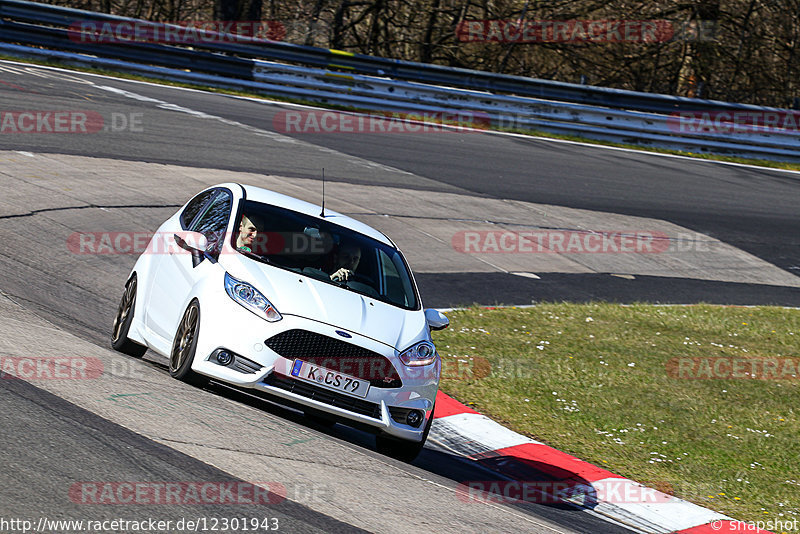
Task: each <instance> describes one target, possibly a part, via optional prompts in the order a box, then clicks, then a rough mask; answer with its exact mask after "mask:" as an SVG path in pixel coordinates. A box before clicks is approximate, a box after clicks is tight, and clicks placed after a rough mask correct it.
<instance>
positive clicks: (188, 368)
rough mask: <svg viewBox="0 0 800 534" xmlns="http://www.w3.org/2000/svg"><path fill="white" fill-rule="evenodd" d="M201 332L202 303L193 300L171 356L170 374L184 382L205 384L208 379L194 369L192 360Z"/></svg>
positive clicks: (174, 343) (196, 384)
mask: <svg viewBox="0 0 800 534" xmlns="http://www.w3.org/2000/svg"><path fill="white" fill-rule="evenodd" d="M199 333H200V304H198V302H197V300H193V301H192V302H191V303H190V304H189V307H188V308H186V311H185V312H184V313H183V317H182V318H181V322H180V323H178V331H177V332H175V341H173V343H172V351H171V352H170V356H169V374H170V376H172V377H173V378H177V379H178V380H180V381H182V382H186V383H189V384H192V385H194V386H204V385H206V384H207V383H208V379H207V378H206V377H204V376H201V375H199V374H197V373H195V372H194V371H192V362H193V361H194V355H195V353H196V352H197V336H198V335H199Z"/></svg>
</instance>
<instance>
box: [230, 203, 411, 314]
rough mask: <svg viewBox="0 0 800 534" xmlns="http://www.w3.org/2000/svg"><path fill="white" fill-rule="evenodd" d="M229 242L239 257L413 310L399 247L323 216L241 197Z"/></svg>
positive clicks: (405, 267)
mask: <svg viewBox="0 0 800 534" xmlns="http://www.w3.org/2000/svg"><path fill="white" fill-rule="evenodd" d="M236 229H237V231H235V232H234V235H233V237H232V241H233V243H232V244H233V246H234V247H235V248H236V249H237V250H238V251H239V252H240V253H242V254H244V255H245V256H247V257H249V258H252V259H254V260H257V261H262V262H266V263H269V264H270V265H274V266H276V267H280V268H283V269H287V270H290V271H294V272H296V273H299V274H302V275H305V276H308V277H311V278H314V279H317V280H320V281H323V282H326V283H329V284H334V285H337V286H339V287H342V288H343V289H346V290H350V291H354V292H357V293H361V294H363V295H366V296H369V297H372V298H375V299H378V300H381V301H384V302H387V303H389V304H392V305H395V306H399V307H401V308H405V309H417V297H416V292H415V289H414V285H413V282H412V279H411V275H410V273H409V271H408V267H407V266H406V263H405V260H404V259H403V256H402V255H401V254H400V252H399V251H398V250H397V249H395V248H393V247H391V246H389V245H385V244H383V243H381V242H380V241H377V240H375V239H372V238H370V237H367V236H365V235H363V234H360V233H358V232H355V231H353V230H349V229H347V228H344V227H342V226H339V225H337V224H333V223H331V222H328V221H321V220H319V219H317V218H315V217H310V216H308V215H305V214H303V213H298V212H295V211H291V210H288V209H284V208H279V207H276V206H271V205H268V204H262V203H259V202H253V201H245V202H244V203H243V206H242V209H241V210H240V211H239V219H238V221H237V226H236Z"/></svg>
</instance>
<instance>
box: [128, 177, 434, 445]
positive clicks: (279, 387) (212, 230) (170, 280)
mask: <svg viewBox="0 0 800 534" xmlns="http://www.w3.org/2000/svg"><path fill="white" fill-rule="evenodd" d="M447 325H448V320H447V318H446V317H445V316H444V315H443V314H441V313H440V312H438V311H437V310H432V309H429V310H423V309H422V306H421V303H420V299H419V294H418V291H417V288H416V284H415V282H414V278H413V276H412V274H411V271H410V270H409V268H408V265H407V264H406V261H405V259H404V258H403V255H402V254H401V253H400V251H399V250H398V249H397V247H396V246H395V244H394V243H393V242H392V241H391V240H390V239H389V238H388V237H386V236H385V235H383V234H382V233H381V232H378V231H377V230H375V229H373V228H371V227H369V226H367V225H365V224H363V223H360V222H358V221H356V220H354V219H351V218H349V217H347V216H344V215H341V214H339V213H336V212H333V211H324V212H323V210H322V209H321V208H320V207H319V206H315V205H313V204H309V203H307V202H303V201H301V200H297V199H294V198H291V197H288V196H285V195H281V194H278V193H275V192H272V191H267V190H265V189H261V188H257V187H252V186H243V185H240V184H233V183H229V184H221V185H217V186H214V187H211V188H209V189H206V190H205V191H202V192H201V193H199V194H198V195H197V196H195V197H194V198H193V199H191V200H190V201H189V202H188V203H187V204H186V205H185V206H183V207H182V208H181V209H180V210H179V211H178V212H177V213H176V214H175V215H173V216H172V217H170V218H169V219H168V220H167V221H166V222H164V224H162V225H161V226H160V227H159V229H158V230H157V231H156V233H155V235H154V236H153V237H152V239H151V241H150V243H149V245H148V247H147V250H146V251H145V252H144V253H143V254H142V255H141V256H140V257H139V258H138V260H137V262H136V265H135V266H134V267H133V270H132V272H131V274H130V277H129V279H128V281H127V283H126V286H125V293H124V295H123V297H122V300H121V302H120V305H119V310H118V312H117V316H116V318H115V319H114V327H113V332H112V346H113V347H114V348H115V349H116V350H118V351H121V352H124V353H126V354H130V355H133V356H142V355H143V354H144V352H145V351H146V350H147V349H148V348H149V349H152V350H154V351H155V352H157V353H159V354H161V355H163V356H166V357H167V358H169V371H170V374H171V375H172V376H173V377H175V378H177V379H179V380H184V381H187V382H190V383H194V384H198V385H200V384H203V383H205V382H206V381H207V380H208V379H214V380H216V381H219V382H223V383H225V384H228V385H232V386H236V387H240V388H251V390H255V391H257V392H261V393H263V394H267V395H268V396H270V398H271V399H273V400H275V399H279V400H282V401H283V402H286V403H288V404H290V405H293V406H295V407H300V408H301V409H303V411H305V413H306V414H307V415H309V416H310V417H312V418H314V419H315V420H317V421H320V422H327V423H330V422H332V421H338V422H344V423H345V424H349V425H351V426H356V427H361V428H365V429H367V430H370V431H372V432H374V433H375V434H376V444H377V448H378V450H380V451H381V452H384V453H386V454H389V455H391V456H394V457H398V458H402V459H405V460H411V459H413V458H414V457H416V455H417V454H418V453H419V451H420V450H421V449H422V446H423V445H424V443H425V440H426V438H427V435H428V432H429V430H430V427H431V421H432V420H433V409H434V402H435V400H436V392H437V390H438V386H439V375H440V371H441V360H440V358H439V355H438V353H437V352H436V348H435V346H434V345H433V343H432V342H431V330H438V329H441V328H445V327H446V326H447Z"/></svg>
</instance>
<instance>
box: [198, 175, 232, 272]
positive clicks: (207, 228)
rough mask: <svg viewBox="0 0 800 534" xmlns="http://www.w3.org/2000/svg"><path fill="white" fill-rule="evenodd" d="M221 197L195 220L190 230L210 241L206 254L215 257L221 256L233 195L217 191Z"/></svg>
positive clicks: (215, 199)
mask: <svg viewBox="0 0 800 534" xmlns="http://www.w3.org/2000/svg"><path fill="white" fill-rule="evenodd" d="M215 192H216V193H219V195H218V196H217V197H216V198H214V200H212V201H211V203H210V204H209V205H208V206H206V207H205V210H204V211H203V213H202V214H201V215H200V216H199V217H197V218H196V219H195V222H194V223H193V224H192V226H191V228H189V230H192V231H193V232H200V233H201V234H203V235H205V236H206V239H208V248H207V249H206V252H208V253H209V254H211V255H212V256H214V257H217V256H218V255H219V251H220V250H221V248H222V247H221V245H222V242H223V240H224V238H225V230H226V229H227V228H228V220H229V219H230V216H231V205H232V200H231V194H230V193H229V192H228V191H224V190H222V191H215Z"/></svg>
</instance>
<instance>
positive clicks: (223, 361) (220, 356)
mask: <svg viewBox="0 0 800 534" xmlns="http://www.w3.org/2000/svg"><path fill="white" fill-rule="evenodd" d="M232 361H233V354H231V353H230V352H228V351H226V350H221V351H219V353H217V363H218V364H220V365H230V364H231V362H232Z"/></svg>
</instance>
